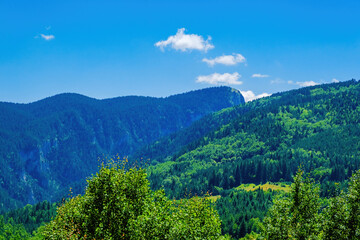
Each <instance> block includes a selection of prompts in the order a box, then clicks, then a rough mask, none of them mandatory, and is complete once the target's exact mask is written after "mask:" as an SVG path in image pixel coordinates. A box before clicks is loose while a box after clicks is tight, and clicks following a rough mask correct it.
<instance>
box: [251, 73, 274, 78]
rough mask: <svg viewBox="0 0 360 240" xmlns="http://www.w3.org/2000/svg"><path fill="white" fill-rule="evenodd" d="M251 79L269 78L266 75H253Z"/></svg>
mask: <svg viewBox="0 0 360 240" xmlns="http://www.w3.org/2000/svg"><path fill="white" fill-rule="evenodd" d="M251 77H252V78H267V77H270V76H269V75H266V74H260V73H254V74H253V75H252V76H251Z"/></svg>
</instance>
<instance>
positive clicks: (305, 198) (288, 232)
mask: <svg viewBox="0 0 360 240" xmlns="http://www.w3.org/2000/svg"><path fill="white" fill-rule="evenodd" d="M319 209H320V202H319V187H318V186H316V185H315V184H314V183H313V182H312V181H311V180H310V179H309V178H304V177H303V172H302V171H299V172H298V173H297V175H296V176H295V177H294V183H293V184H292V186H291V192H290V197H283V198H281V199H280V198H279V199H277V200H276V201H275V202H274V205H273V206H272V207H271V208H270V210H269V212H268V214H269V216H268V217H266V218H265V219H264V231H263V233H265V238H266V239H269V240H272V239H284V240H285V239H315V238H316V236H317V235H318V234H319V232H320V225H319V223H318V222H319V215H318V212H319Z"/></svg>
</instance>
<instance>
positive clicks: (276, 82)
mask: <svg viewBox="0 0 360 240" xmlns="http://www.w3.org/2000/svg"><path fill="white" fill-rule="evenodd" d="M284 82H285V81H284V80H282V79H281V78H275V79H274V80H271V81H270V83H271V84H282V83H284Z"/></svg>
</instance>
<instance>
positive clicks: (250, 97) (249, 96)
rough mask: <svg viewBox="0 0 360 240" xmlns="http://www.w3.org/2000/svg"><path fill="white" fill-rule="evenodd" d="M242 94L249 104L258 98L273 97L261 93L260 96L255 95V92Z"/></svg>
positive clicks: (242, 92)
mask: <svg viewBox="0 0 360 240" xmlns="http://www.w3.org/2000/svg"><path fill="white" fill-rule="evenodd" d="M240 92H241V94H242V95H243V96H244V98H245V102H249V101H252V100H255V99H258V98H263V97H268V96H271V94H269V93H261V94H259V95H255V93H254V92H253V91H250V90H249V91H240Z"/></svg>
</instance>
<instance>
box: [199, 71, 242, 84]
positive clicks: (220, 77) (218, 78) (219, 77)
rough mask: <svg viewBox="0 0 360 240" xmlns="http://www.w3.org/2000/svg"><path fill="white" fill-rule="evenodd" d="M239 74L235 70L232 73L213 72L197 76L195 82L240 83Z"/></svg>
mask: <svg viewBox="0 0 360 240" xmlns="http://www.w3.org/2000/svg"><path fill="white" fill-rule="evenodd" d="M239 78H241V75H240V74H239V73H237V72H234V73H232V74H231V73H224V74H219V73H213V74H210V75H206V76H198V77H197V78H196V82H198V83H208V84H228V85H241V84H242V82H241V81H238V79H239Z"/></svg>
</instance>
